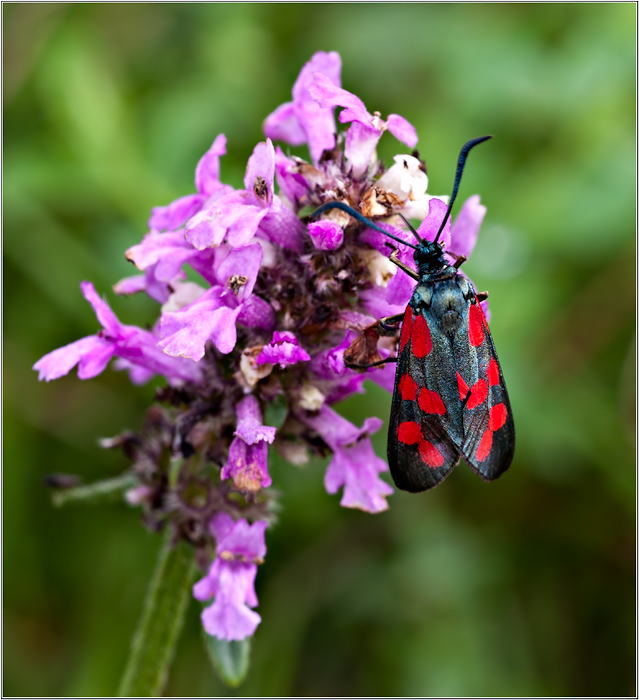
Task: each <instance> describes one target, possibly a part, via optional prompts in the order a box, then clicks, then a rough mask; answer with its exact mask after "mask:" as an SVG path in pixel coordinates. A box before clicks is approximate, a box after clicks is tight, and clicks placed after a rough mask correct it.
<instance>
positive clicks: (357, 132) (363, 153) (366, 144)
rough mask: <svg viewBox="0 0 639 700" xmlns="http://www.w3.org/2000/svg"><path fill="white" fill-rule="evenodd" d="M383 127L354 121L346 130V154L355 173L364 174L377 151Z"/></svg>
mask: <svg viewBox="0 0 639 700" xmlns="http://www.w3.org/2000/svg"><path fill="white" fill-rule="evenodd" d="M382 133H383V132H382V131H381V129H376V128H375V127H373V126H366V125H364V124H361V123H360V122H353V123H352V124H351V125H350V126H349V127H348V131H347V132H346V143H345V146H344V154H345V156H346V159H347V160H348V162H349V163H350V164H351V166H352V168H353V174H354V175H363V174H364V173H365V172H366V170H367V168H368V166H369V164H370V162H371V160H372V158H373V154H374V153H375V149H376V148H377V142H378V141H379V139H380V137H381V135H382Z"/></svg>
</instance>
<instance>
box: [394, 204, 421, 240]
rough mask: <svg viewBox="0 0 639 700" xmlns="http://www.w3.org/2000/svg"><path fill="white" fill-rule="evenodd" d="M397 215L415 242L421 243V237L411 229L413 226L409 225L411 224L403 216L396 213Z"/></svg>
mask: <svg viewBox="0 0 639 700" xmlns="http://www.w3.org/2000/svg"><path fill="white" fill-rule="evenodd" d="M397 215H398V216H399V218H400V219H401V220H402V221H403V222H404V223H405V224H406V226H408V228H409V229H410V230H411V233H412V234H413V236H415V238H416V239H417V242H418V243H421V242H422V238H421V236H420V235H419V233H417V231H415V229H414V228H413V225H412V224H411V222H410V221H409V220H408V219H407V218H406V217H405V216H404V215H403V214H400V213H399V212H397Z"/></svg>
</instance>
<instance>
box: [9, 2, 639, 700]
mask: <svg viewBox="0 0 639 700" xmlns="http://www.w3.org/2000/svg"><path fill="white" fill-rule="evenodd" d="M2 9H3V19H4V24H3V28H4V36H3V39H4V42H3V44H4V107H5V110H4V181H3V184H4V254H5V255H4V300H5V311H4V340H5V343H4V363H5V364H4V390H5V403H4V409H5V410H4V574H5V578H4V604H5V609H4V654H5V656H4V689H3V691H4V695H5V696H6V695H53V696H69V695H75V696H83V695H89V696H91V695H110V694H113V693H114V692H115V691H116V688H117V684H118V680H119V677H120V674H121V672H122V670H123V667H124V663H125V660H126V657H127V651H128V645H129V640H130V637H131V634H132V632H133V630H134V627H135V624H136V622H137V619H138V616H139V613H140V609H141V603H142V600H143V596H144V592H145V587H146V585H147V581H148V579H149V577H150V574H151V571H152V569H153V565H154V561H155V557H156V554H157V551H158V549H159V545H160V541H159V538H158V537H156V536H154V535H151V534H150V533H148V532H146V531H145V530H144V529H143V528H142V527H140V525H139V511H136V510H134V509H130V508H127V507H126V506H124V505H117V504H116V505H113V506H101V507H96V508H92V509H89V508H83V507H69V508H66V509H63V510H59V511H56V510H54V509H53V508H52V506H51V505H50V501H49V498H48V494H47V492H46V490H45V488H44V486H43V485H42V483H41V479H42V477H43V476H44V475H45V474H49V473H51V472H67V473H69V472H70V473H78V474H81V475H82V476H83V477H84V479H85V480H86V481H91V480H94V479H98V478H101V477H105V476H113V475H116V474H118V473H120V472H121V471H122V470H123V469H124V468H126V466H127V462H126V460H125V458H124V457H123V456H122V455H121V454H119V453H111V452H105V451H102V450H100V449H99V448H98V447H97V444H96V439H97V438H99V437H103V436H110V435H113V434H115V433H117V432H118V431H120V430H121V429H123V428H127V427H129V428H133V429H135V428H138V427H139V426H140V423H141V419H142V415H143V411H144V410H145V408H146V406H147V405H148V404H149V402H150V400H151V397H152V396H153V391H154V389H153V386H151V385H150V386H146V387H143V388H134V387H131V386H130V385H129V383H128V380H127V378H126V376H124V375H123V374H122V373H116V372H112V371H110V370H107V371H106V372H105V373H104V374H103V375H101V376H100V377H98V378H97V379H94V380H91V381H88V382H82V381H79V380H78V379H77V377H76V376H75V373H73V375H72V376H68V377H65V378H63V379H60V380H58V381H57V382H53V383H51V384H39V383H38V382H37V375H36V374H35V372H33V371H32V370H31V365H32V364H33V363H34V362H35V361H36V360H37V359H38V358H39V357H40V356H42V355H43V354H45V353H47V352H49V351H50V350H52V349H54V348H56V347H58V346H61V345H64V344H66V343H69V342H71V341H73V340H75V339H77V338H79V337H81V336H84V335H88V334H91V333H94V332H95V330H96V328H97V323H96V320H95V317H94V315H93V313H92V311H91V309H90V307H89V305H88V304H87V303H86V302H85V301H84V300H83V298H82V296H81V294H80V291H79V286H78V285H79V283H80V281H81V280H83V279H89V280H92V281H93V282H94V283H95V285H96V287H97V289H98V290H99V292H100V293H107V294H108V298H109V300H110V302H111V303H112V305H113V307H114V308H115V310H116V312H117V313H118V314H119V315H120V318H121V319H122V320H123V321H124V322H126V323H138V324H142V325H143V324H145V323H148V322H153V321H154V320H155V318H156V313H157V306H156V305H155V304H154V303H153V302H151V301H149V300H145V299H142V298H140V297H134V298H131V299H118V298H116V297H115V296H114V295H113V294H112V293H111V291H110V287H111V285H112V284H113V283H115V282H116V281H117V280H118V279H120V278H121V277H123V276H125V275H129V274H132V269H131V267H130V265H129V264H128V263H127V262H126V261H125V259H124V256H123V252H124V250H125V249H126V248H127V247H128V246H130V245H133V244H135V243H137V242H138V241H139V239H140V238H141V236H142V235H143V234H144V233H145V231H146V220H147V217H148V213H149V209H150V208H151V207H152V206H154V205H159V204H166V203H168V202H169V201H171V200H172V199H174V198H175V197H177V196H179V195H183V194H187V193H190V192H192V191H193V190H194V187H193V172H194V168H195V164H196V162H197V160H198V158H199V157H200V155H201V154H202V153H203V152H204V151H205V150H206V149H207V148H208V147H209V146H210V144H211V142H212V141H213V138H214V137H215V136H216V135H217V134H218V133H219V132H221V131H223V132H224V133H226V135H227V137H228V142H229V146H228V150H229V152H228V155H227V156H226V157H224V158H223V160H222V175H223V179H224V180H225V181H226V182H229V183H231V184H233V185H235V186H240V183H241V181H242V175H243V172H244V168H245V164H246V160H247V158H248V156H249V155H250V153H251V151H252V149H253V146H254V145H255V143H256V142H257V141H258V140H260V139H261V138H262V135H261V122H262V120H263V118H264V117H265V116H266V115H267V114H269V113H270V112H271V111H272V110H273V109H274V108H275V107H276V106H277V105H279V104H280V103H282V102H284V101H287V100H289V99H290V90H291V87H292V84H293V82H294V80H295V78H296V76H297V74H298V72H299V70H300V68H301V67H302V65H303V64H304V62H305V61H307V60H308V59H309V58H310V56H311V55H312V54H313V53H314V52H315V51H317V50H325V51H329V50H336V51H339V52H340V53H341V56H342V59H343V74H342V80H343V85H344V87H345V88H346V89H348V90H350V91H352V92H355V93H356V94H357V95H359V96H360V97H361V98H362V99H363V100H364V101H365V103H366V105H367V107H368V108H369V110H370V111H373V110H379V111H380V112H382V114H384V115H387V114H388V113H390V112H395V113H399V114H401V115H403V116H405V117H406V118H407V119H408V120H409V121H410V122H412V123H413V124H414V125H415V126H416V128H417V131H418V133H419V135H420V142H419V144H418V147H419V149H420V151H421V154H422V155H423V156H424V157H425V158H426V160H427V162H428V168H429V176H430V181H431V185H430V187H429V191H430V192H432V193H435V194H441V193H447V192H448V191H449V190H450V186H451V183H452V177H453V172H454V164H455V159H456V157H457V153H458V151H459V148H460V146H461V145H462V144H463V143H464V142H465V141H466V140H467V139H469V138H472V137H474V136H478V135H481V134H484V133H492V134H495V136H496V138H495V139H494V140H493V141H492V142H491V143H490V144H488V145H486V146H484V147H482V149H480V150H478V151H477V152H476V153H475V154H474V155H473V157H472V158H471V159H470V165H469V167H468V168H467V170H466V175H465V176H464V182H463V184H462V192H461V196H462V198H465V197H466V196H469V195H470V194H472V193H475V192H478V193H480V194H481V196H482V200H483V202H484V203H485V204H486V205H487V206H488V214H487V217H486V220H485V223H484V227H483V229H482V232H481V235H480V241H479V244H478V247H477V250H476V254H475V256H474V257H473V259H472V260H471V261H470V262H469V263H468V265H467V271H468V273H469V274H470V275H471V276H472V277H473V279H474V280H475V282H476V283H477V286H478V288H479V289H489V290H490V293H491V308H492V314H493V320H492V324H491V325H492V330H493V336H494V338H495V342H496V345H497V347H498V349H499V355H500V358H501V362H502V366H503V369H504V374H505V376H506V378H507V381H508V387H509V390H510V396H511V401H512V405H513V411H514V414H515V422H516V426H517V440H518V443H517V451H516V454H515V460H514V463H513V465H512V467H511V470H510V471H509V472H508V473H507V474H506V475H505V476H504V477H502V479H501V480H499V481H498V482H496V483H494V484H491V485H487V484H485V483H483V482H482V481H481V480H480V479H478V478H477V477H475V476H474V475H473V474H472V473H471V472H470V470H468V469H467V468H466V467H465V466H460V467H459V468H458V469H456V470H455V472H454V473H453V475H452V476H451V477H450V478H449V479H448V480H447V481H446V482H445V484H444V485H442V486H441V487H440V488H438V489H437V490H435V491H433V492H430V493H424V494H420V495H409V494H406V493H395V494H394V495H393V496H392V497H391V498H390V499H389V502H390V506H391V507H390V510H389V511H387V512H386V513H383V514H381V515H377V516H372V515H368V514H365V513H361V512H358V511H350V510H345V509H342V508H340V507H339V505H338V502H339V499H338V497H336V496H328V495H327V494H326V493H325V491H324V489H323V485H322V480H323V472H324V466H325V465H324V464H319V463H315V464H313V465H311V466H309V467H307V468H306V469H299V468H297V467H293V466H290V465H287V464H284V463H281V462H277V461H274V462H273V463H272V465H271V472H272V475H273V477H274V483H275V486H276V487H277V488H278V489H279V490H281V492H282V497H281V500H282V506H283V509H282V512H281V514H280V522H279V524H278V526H277V527H276V528H275V529H273V530H272V531H270V532H269V533H268V538H267V544H268V549H269V552H268V556H267V560H266V563H265V564H264V565H263V566H262V567H261V568H260V570H259V573H258V580H257V586H258V596H259V599H260V606H259V612H260V614H261V615H262V617H263V623H262V625H261V626H260V627H259V628H258V631H257V634H256V636H255V640H254V648H253V665H252V669H251V672H250V675H249V678H248V680H247V681H246V682H245V683H244V685H243V686H241V688H240V689H239V691H238V692H239V693H241V694H243V695H258V696H261V695H302V696H308V695H320V696H331V695H346V696H349V695H382V696H383V695H505V696H508V695H533V696H534V695H573V696H575V695H576V696H580V695H590V696H592V695H634V694H635V643H634V642H635V606H634V603H635V573H634V562H635V541H634V534H635V528H634V516H635V471H634V452H635V443H634V428H635V352H636V351H635V340H634V327H635V325H634V318H635V316H634V308H635V305H634V299H635V275H634V270H635V263H634V259H635V236H634V211H635V206H634V203H635V199H634V195H635V161H634V154H635V140H634V125H635V13H636V7H635V5H634V4H632V3H625V4H621V3H617V4H615V3H592V4H581V3H574V4H573V3H571V4H568V3H566V4H564V3H550V4H521V3H512V4H511V3H497V4H422V5H419V4H417V5H413V4H408V5H407V4H376V5H371V4H351V5H346V4H345V5H339V4H323V5H317V4H279V5H270V4H227V5H217V4H216V5H209V4H197V5H196V4H188V3H187V4H179V5H178V4H133V3H132V4H91V5H89V4H76V5H63V4H4V5H3V8H2ZM402 149H403V146H401V145H400V144H399V143H398V142H397V141H395V140H394V139H393V138H392V137H391V136H390V135H386V136H385V137H384V138H383V139H382V142H381V145H380V155H382V156H383V157H384V158H385V159H386V161H387V162H390V160H391V158H392V155H393V154H394V153H397V152H402ZM465 269H466V268H465ZM373 407H374V408H373ZM389 407H390V396H388V395H386V394H384V392H382V391H381V390H380V389H378V388H376V387H374V386H370V387H369V392H368V394H367V395H366V396H356V397H354V398H353V399H352V400H349V401H348V402H346V404H345V405H344V406H343V407H342V409H341V410H343V412H344V414H345V415H347V416H348V417H349V418H350V419H351V420H353V421H355V422H357V423H360V422H361V420H362V419H363V418H364V417H365V416H366V415H370V414H376V415H379V416H382V417H385V418H386V417H387V416H388V411H389ZM384 432H385V431H384V430H382V431H380V433H379V434H378V435H377V436H376V439H375V446H376V449H377V451H378V453H379V454H384V452H385V439H386V438H385V435H384ZM198 613H199V606H198V605H196V603H195V601H193V603H192V605H191V607H190V609H189V614H188V618H187V622H186V625H185V630H184V633H183V635H182V638H181V639H180V642H179V647H178V651H177V657H176V661H175V664H174V666H173V669H172V672H171V677H170V680H169V684H168V686H167V689H166V694H167V695H195V696H207V695H209V696H210V695H220V694H221V695H225V694H228V693H229V692H230V691H228V690H227V689H226V688H225V687H224V686H223V685H222V684H221V683H220V682H219V681H218V680H217V679H216V677H215V675H214V673H213V671H212V670H211V668H210V666H209V662H208V660H207V658H206V656H205V652H204V650H203V648H202V645H201V640H200V628H199V621H198Z"/></svg>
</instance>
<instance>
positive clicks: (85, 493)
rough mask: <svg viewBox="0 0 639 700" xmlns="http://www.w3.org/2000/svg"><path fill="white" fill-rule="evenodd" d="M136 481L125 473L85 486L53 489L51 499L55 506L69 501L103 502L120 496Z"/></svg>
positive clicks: (63, 504) (131, 475) (59, 506)
mask: <svg viewBox="0 0 639 700" xmlns="http://www.w3.org/2000/svg"><path fill="white" fill-rule="evenodd" d="M137 483H138V480H137V479H136V478H135V477H134V476H133V474H125V475H124V476H118V477H116V478H115V479H104V480H103V481H96V482H94V483H93V484H86V485H85V486H75V487H73V488H70V489H63V490H60V491H53V492H52V494H51V500H52V501H53V505H54V506H56V507H57V508H61V507H62V506H66V505H68V504H69V503H86V504H87V505H93V504H94V503H104V502H107V501H115V500H118V499H120V498H122V495H123V494H124V492H125V491H128V489H130V488H132V487H133V486H135V485H136V484H137Z"/></svg>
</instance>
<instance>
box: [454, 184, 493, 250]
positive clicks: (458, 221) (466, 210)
mask: <svg viewBox="0 0 639 700" xmlns="http://www.w3.org/2000/svg"><path fill="white" fill-rule="evenodd" d="M485 215H486V207H485V206H484V205H483V204H481V201H480V198H479V195H478V194H474V195H473V196H472V197H469V198H468V199H467V200H466V201H465V202H464V205H463V206H462V208H461V209H460V210H459V214H457V217H456V218H455V222H454V223H453V225H452V227H451V231H450V250H451V251H452V252H453V253H455V254H456V255H465V256H466V257H467V258H469V257H470V254H471V253H472V252H473V249H474V247H475V243H476V242H477V235H478V234H479V228H480V226H481V224H482V221H483V220H484V216H485Z"/></svg>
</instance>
